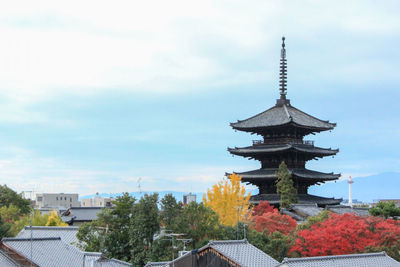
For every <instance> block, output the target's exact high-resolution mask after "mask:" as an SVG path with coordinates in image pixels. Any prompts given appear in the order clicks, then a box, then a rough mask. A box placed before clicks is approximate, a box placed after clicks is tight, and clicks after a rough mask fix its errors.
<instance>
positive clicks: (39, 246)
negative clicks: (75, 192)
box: [2, 237, 129, 267]
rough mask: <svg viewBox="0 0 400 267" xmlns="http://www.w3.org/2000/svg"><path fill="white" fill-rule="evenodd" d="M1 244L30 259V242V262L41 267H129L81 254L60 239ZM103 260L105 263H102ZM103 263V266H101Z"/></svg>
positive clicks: (10, 240) (6, 240)
mask: <svg viewBox="0 0 400 267" xmlns="http://www.w3.org/2000/svg"><path fill="white" fill-rule="evenodd" d="M2 242H3V244H5V245H6V246H8V247H11V248H12V249H14V250H16V251H17V252H19V253H20V254H21V255H23V256H24V257H25V258H27V259H30V255H31V242H32V262H34V263H35V264H37V265H38V266H41V267H54V266H57V267H64V266H65V267H70V266H93V267H97V266H110V267H117V266H118V267H125V266H129V264H128V263H126V262H120V261H117V260H108V261H107V260H105V259H103V258H104V257H103V256H102V254H101V253H96V252H83V251H80V250H78V249H77V248H76V247H74V246H71V245H68V244H66V243H64V242H63V241H62V240H61V238H59V237H58V238H54V237H53V238H33V239H32V240H31V239H30V238H3V239H2ZM104 260H105V261H104ZM103 261H104V263H105V264H108V265H105V264H103Z"/></svg>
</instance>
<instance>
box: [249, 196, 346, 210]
mask: <svg viewBox="0 0 400 267" xmlns="http://www.w3.org/2000/svg"><path fill="white" fill-rule="evenodd" d="M297 197H298V199H299V202H298V203H299V204H314V203H316V204H317V205H318V206H323V207H325V206H326V205H338V204H340V202H342V200H343V199H342V198H339V199H337V198H326V197H320V196H315V195H309V194H298V195H297ZM280 199H281V196H280V195H278V194H258V195H254V196H251V197H250V203H251V204H258V203H259V202H260V201H261V200H264V201H265V200H266V201H268V202H269V203H270V204H279V202H280Z"/></svg>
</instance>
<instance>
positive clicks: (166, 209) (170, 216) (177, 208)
mask: <svg viewBox="0 0 400 267" xmlns="http://www.w3.org/2000/svg"><path fill="white" fill-rule="evenodd" d="M182 209H183V206H182V203H181V202H179V203H178V202H177V201H176V198H175V197H174V196H173V195H172V194H166V195H165V196H164V197H163V198H162V199H161V211H160V220H161V222H162V223H163V224H164V225H165V227H166V228H167V229H170V228H171V227H172V225H173V224H174V223H175V221H176V219H177V218H178V216H179V215H180V214H181V213H182Z"/></svg>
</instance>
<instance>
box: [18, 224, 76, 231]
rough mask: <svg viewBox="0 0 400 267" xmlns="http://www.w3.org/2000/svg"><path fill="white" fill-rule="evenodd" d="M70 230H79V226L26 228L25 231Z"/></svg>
mask: <svg viewBox="0 0 400 267" xmlns="http://www.w3.org/2000/svg"><path fill="white" fill-rule="evenodd" d="M30 229H33V230H70V231H75V230H78V229H79V226H27V225H25V226H24V230H30Z"/></svg>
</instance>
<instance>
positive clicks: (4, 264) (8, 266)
mask: <svg viewBox="0 0 400 267" xmlns="http://www.w3.org/2000/svg"><path fill="white" fill-rule="evenodd" d="M0 266H1V267H18V266H19V265H18V264H17V263H16V262H15V261H13V260H12V259H11V258H10V257H8V256H7V255H6V254H5V253H4V252H3V251H1V250H0Z"/></svg>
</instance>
